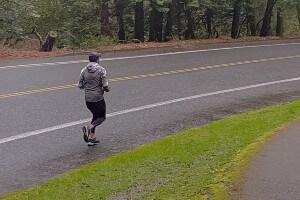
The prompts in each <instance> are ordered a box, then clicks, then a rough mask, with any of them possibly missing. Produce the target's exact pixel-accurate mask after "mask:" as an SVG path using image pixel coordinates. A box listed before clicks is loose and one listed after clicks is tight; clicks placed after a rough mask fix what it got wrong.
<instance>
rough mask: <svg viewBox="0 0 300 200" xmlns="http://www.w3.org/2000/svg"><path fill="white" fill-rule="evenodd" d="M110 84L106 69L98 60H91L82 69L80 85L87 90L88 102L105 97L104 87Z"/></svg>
mask: <svg viewBox="0 0 300 200" xmlns="http://www.w3.org/2000/svg"><path fill="white" fill-rule="evenodd" d="M107 86H108V81H107V80H106V70H105V69H104V68H103V67H101V66H100V65H99V64H98V63H96V62H90V63H89V64H88V65H87V66H86V67H85V68H83V69H82V71H81V74H80V78H79V82H78V87H79V88H80V89H81V90H83V89H84V91H85V100H86V101H87V102H98V101H101V100H102V99H103V98H104V97H103V95H104V88H103V87H107Z"/></svg>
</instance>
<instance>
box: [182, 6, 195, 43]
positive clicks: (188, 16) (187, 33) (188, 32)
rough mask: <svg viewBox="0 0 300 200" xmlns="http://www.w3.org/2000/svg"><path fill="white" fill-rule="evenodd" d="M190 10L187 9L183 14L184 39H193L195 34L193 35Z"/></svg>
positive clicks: (192, 21) (193, 25)
mask: <svg viewBox="0 0 300 200" xmlns="http://www.w3.org/2000/svg"><path fill="white" fill-rule="evenodd" d="M191 9H192V8H187V10H186V12H185V14H186V20H187V29H186V30H185V34H184V37H185V39H195V33H194V27H195V24H194V19H193V16H192V10H191Z"/></svg>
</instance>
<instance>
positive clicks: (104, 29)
mask: <svg viewBox="0 0 300 200" xmlns="http://www.w3.org/2000/svg"><path fill="white" fill-rule="evenodd" d="M100 2H101V13H100V23H101V34H103V35H106V36H111V30H110V24H109V17H110V13H109V6H108V3H109V0H100Z"/></svg>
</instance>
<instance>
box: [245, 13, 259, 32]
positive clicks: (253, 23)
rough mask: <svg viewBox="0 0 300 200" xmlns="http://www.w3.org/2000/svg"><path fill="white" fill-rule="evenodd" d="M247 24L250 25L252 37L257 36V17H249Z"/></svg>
mask: <svg viewBox="0 0 300 200" xmlns="http://www.w3.org/2000/svg"><path fill="white" fill-rule="evenodd" d="M247 21H248V22H247V23H248V24H249V28H250V35H251V36H256V33H257V27H256V18H255V15H254V14H253V15H248V17H247Z"/></svg>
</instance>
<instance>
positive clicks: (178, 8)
mask: <svg viewBox="0 0 300 200" xmlns="http://www.w3.org/2000/svg"><path fill="white" fill-rule="evenodd" d="M181 19H182V2H181V1H180V0H176V21H177V36H178V39H179V40H181V38H182V26H181Z"/></svg>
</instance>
